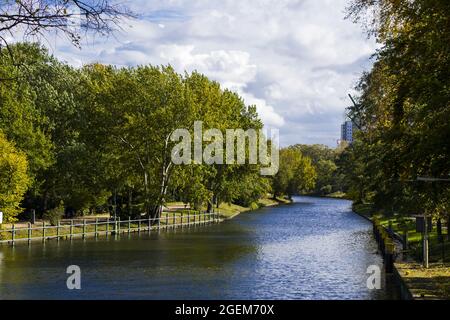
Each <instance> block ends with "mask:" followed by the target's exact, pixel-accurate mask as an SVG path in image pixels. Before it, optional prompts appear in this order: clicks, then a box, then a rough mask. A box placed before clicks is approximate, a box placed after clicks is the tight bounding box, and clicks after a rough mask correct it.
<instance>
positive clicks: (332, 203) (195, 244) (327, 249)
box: [0, 197, 395, 299]
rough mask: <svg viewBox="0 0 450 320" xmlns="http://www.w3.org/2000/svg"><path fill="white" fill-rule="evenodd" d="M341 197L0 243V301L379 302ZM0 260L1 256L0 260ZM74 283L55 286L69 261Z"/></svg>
mask: <svg viewBox="0 0 450 320" xmlns="http://www.w3.org/2000/svg"><path fill="white" fill-rule="evenodd" d="M349 208H350V203H349V202H348V201H342V200H330V199H314V198H304V197H301V198H298V199H297V203H295V204H293V205H289V206H281V207H277V208H266V209H262V210H259V211H256V212H253V213H249V214H242V215H241V216H239V217H237V218H235V219H234V220H231V221H228V222H225V223H222V224H219V225H213V226H208V227H200V228H191V229H185V230H183V231H181V230H178V231H176V232H174V231H169V232H167V233H166V232H161V233H160V234H158V233H152V234H150V235H148V234H147V233H142V234H141V235H140V236H138V235H131V236H130V237H128V235H124V236H123V237H121V238H115V237H110V238H108V239H105V238H100V239H97V240H96V239H92V240H86V241H82V240H74V241H72V242H71V241H60V242H59V243H58V242H48V243H47V244H45V245H42V244H33V245H32V247H31V248H28V247H27V246H26V245H25V246H24V245H18V246H16V248H15V249H11V248H9V247H1V248H0V258H1V257H2V256H3V259H0V277H1V278H0V280H1V283H0V298H2V299H10V298H19V299H20V298H28V299H39V298H46V299H72V298H76V299H92V298H94V299H382V298H393V297H395V293H394V290H392V288H390V287H386V286H385V287H384V289H383V290H381V291H370V290H368V289H367V288H366V279H367V275H366V269H367V267H368V266H369V265H371V264H378V265H381V264H382V261H381V258H380V256H379V255H377V254H376V251H377V250H376V245H375V243H374V241H373V239H372V237H371V235H370V225H369V224H368V223H367V221H365V220H363V219H362V218H360V217H358V216H356V215H355V214H353V213H351V212H350V211H349ZM1 261H3V263H2V262H1ZM72 264H75V265H79V266H80V267H81V270H82V288H83V289H82V290H81V291H69V290H67V289H66V287H65V281H66V274H65V270H66V268H67V266H69V265H72Z"/></svg>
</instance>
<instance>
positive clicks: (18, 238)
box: [0, 212, 223, 245]
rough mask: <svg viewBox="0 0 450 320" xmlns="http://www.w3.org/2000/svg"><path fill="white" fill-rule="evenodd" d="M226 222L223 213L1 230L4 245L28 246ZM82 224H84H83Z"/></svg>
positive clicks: (1, 239) (77, 222)
mask: <svg viewBox="0 0 450 320" xmlns="http://www.w3.org/2000/svg"><path fill="white" fill-rule="evenodd" d="M222 221H223V220H222V219H221V218H220V215H219V213H195V214H194V213H190V212H189V213H184V212H168V213H165V214H163V215H162V216H161V217H160V218H146V219H135V220H132V219H128V220H120V218H119V219H117V220H114V219H95V221H89V222H88V221H87V220H86V219H83V220H78V221H77V220H70V221H64V222H58V224H57V225H56V226H52V225H46V223H45V221H44V222H43V223H42V225H41V226H36V225H32V224H31V223H28V226H27V227H26V228H23V227H21V228H17V227H16V226H15V225H14V224H13V225H12V226H11V228H9V229H0V244H5V243H7V244H11V245H14V244H15V243H16V242H28V244H31V242H32V241H33V240H41V241H43V242H45V241H47V240H51V239H55V240H58V241H59V240H60V239H70V240H71V239H73V238H74V237H81V238H83V239H85V238H86V237H88V236H93V237H98V236H99V235H106V236H109V235H119V234H124V233H134V232H137V233H141V232H148V233H151V232H152V231H160V230H167V229H175V228H189V227H193V226H203V225H209V224H213V223H219V222H222ZM80 222H81V223H80Z"/></svg>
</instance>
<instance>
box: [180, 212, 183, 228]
mask: <svg viewBox="0 0 450 320" xmlns="http://www.w3.org/2000/svg"><path fill="white" fill-rule="evenodd" d="M180 215H181V228H183V211H181V213H180Z"/></svg>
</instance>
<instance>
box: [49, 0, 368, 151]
mask: <svg viewBox="0 0 450 320" xmlns="http://www.w3.org/2000/svg"><path fill="white" fill-rule="evenodd" d="M128 3H129V4H130V5H131V7H132V9H133V8H134V9H135V11H136V12H139V13H141V14H142V18H141V19H139V20H137V21H126V22H125V23H124V31H123V32H121V33H119V34H117V35H116V37H115V38H109V39H89V41H88V43H87V44H86V45H84V47H83V50H82V51H78V50H76V49H74V48H72V47H70V46H68V45H67V44H66V43H65V44H64V45H62V42H61V41H60V40H57V41H55V43H54V44H53V46H52V47H53V48H54V53H55V54H56V55H57V56H59V57H62V58H63V59H65V60H67V61H68V62H69V63H72V64H75V65H80V64H81V63H89V62H92V61H99V62H103V63H109V64H116V65H119V66H124V65H139V64H148V63H151V64H155V65H157V64H168V63H170V64H171V65H173V66H174V68H176V70H177V71H179V72H183V71H184V70H187V71H193V70H198V71H199V72H201V73H204V74H205V75H207V76H208V77H210V78H212V79H214V80H217V81H219V82H220V83H221V84H222V86H224V87H226V88H230V89H232V90H235V91H237V92H238V93H239V94H240V95H241V96H242V97H243V98H244V99H245V101H246V103H247V104H256V105H257V108H258V112H259V114H260V116H261V119H262V120H263V121H264V123H265V124H266V126H268V127H278V128H280V129H281V132H280V136H281V143H282V144H284V145H286V144H293V143H297V142H301V143H325V144H328V145H334V144H335V141H336V139H338V138H339V131H340V126H339V125H340V122H341V121H342V120H343V117H342V115H343V113H344V109H345V107H346V106H347V105H348V104H349V101H347V100H346V95H347V93H348V92H350V91H351V88H352V86H353V85H354V83H355V81H356V79H357V78H358V76H359V74H360V73H361V72H362V71H363V70H364V69H367V68H368V67H370V62H369V60H368V57H369V56H370V55H371V54H372V53H373V52H374V51H375V49H376V44H375V42H374V41H373V40H368V39H366V37H365V35H364V34H363V33H362V31H361V29H360V27H359V26H357V25H354V24H352V23H351V22H349V21H346V20H344V19H343V18H344V15H345V14H344V8H345V6H346V5H347V1H346V0H252V1H241V0H223V1H205V0H170V1H162V0H161V1H144V0H135V1H129V2H128Z"/></svg>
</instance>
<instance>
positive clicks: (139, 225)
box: [138, 217, 141, 234]
mask: <svg viewBox="0 0 450 320" xmlns="http://www.w3.org/2000/svg"><path fill="white" fill-rule="evenodd" d="M139 218H141V217H139ZM140 233H141V219H139V220H138V234H140Z"/></svg>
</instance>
